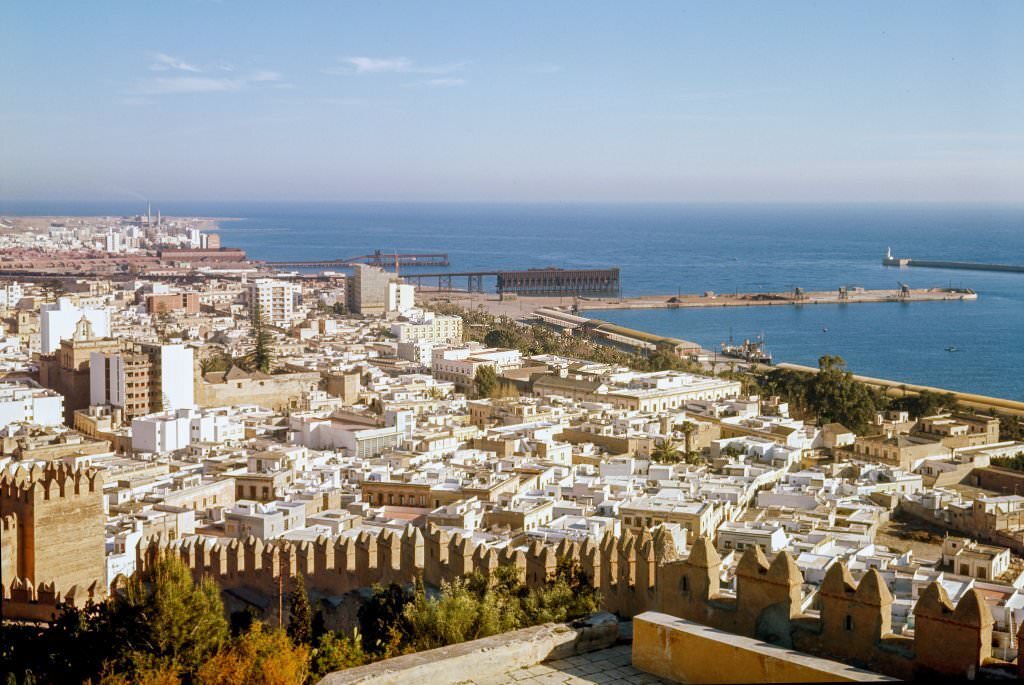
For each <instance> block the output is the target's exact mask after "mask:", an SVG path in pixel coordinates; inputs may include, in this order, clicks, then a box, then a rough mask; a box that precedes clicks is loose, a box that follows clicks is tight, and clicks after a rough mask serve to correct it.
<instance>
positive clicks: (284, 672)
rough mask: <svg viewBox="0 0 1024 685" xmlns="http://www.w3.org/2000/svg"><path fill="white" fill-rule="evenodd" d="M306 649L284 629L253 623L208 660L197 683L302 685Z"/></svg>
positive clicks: (305, 672) (204, 684) (305, 676)
mask: <svg viewBox="0 0 1024 685" xmlns="http://www.w3.org/2000/svg"><path fill="white" fill-rule="evenodd" d="M308 676H309V648H308V647H306V646H305V645H296V644H293V643H292V641H291V640H289V639H288V635H287V634H286V633H285V632H284V631H283V630H280V629H278V630H265V629H264V628H263V624H262V623H258V622H257V623H254V624H253V626H252V628H251V629H250V630H249V632H248V633H246V634H245V635H243V636H242V637H240V638H238V639H237V640H235V641H234V642H232V643H231V644H230V645H228V646H227V647H226V648H224V649H221V650H219V651H218V652H217V653H216V654H215V655H213V656H212V658H210V659H207V660H206V661H205V662H204V663H203V664H202V666H201V667H200V668H199V669H198V672H197V673H196V678H195V683H196V685H303V684H304V683H305V682H306V679H307V677H308Z"/></svg>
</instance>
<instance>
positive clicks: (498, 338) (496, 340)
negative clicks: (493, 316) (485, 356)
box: [484, 325, 524, 350]
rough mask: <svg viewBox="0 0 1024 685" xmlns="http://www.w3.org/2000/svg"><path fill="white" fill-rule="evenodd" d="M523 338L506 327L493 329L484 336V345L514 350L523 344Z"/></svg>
mask: <svg viewBox="0 0 1024 685" xmlns="http://www.w3.org/2000/svg"><path fill="white" fill-rule="evenodd" d="M523 342H524V341H523V337H522V336H521V335H519V333H517V332H516V331H515V330H514V329H512V328H511V327H508V326H504V325H503V326H502V327H501V328H494V329H491V330H490V331H488V332H487V334H486V335H485V336H484V344H485V345H487V346H488V347H506V348H508V349H512V350H516V349H519V347H520V346H521V345H522V344H523Z"/></svg>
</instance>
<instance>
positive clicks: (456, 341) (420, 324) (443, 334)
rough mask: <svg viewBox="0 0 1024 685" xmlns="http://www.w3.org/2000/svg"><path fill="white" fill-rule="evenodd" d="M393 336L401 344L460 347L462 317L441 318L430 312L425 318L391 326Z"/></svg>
mask: <svg viewBox="0 0 1024 685" xmlns="http://www.w3.org/2000/svg"><path fill="white" fill-rule="evenodd" d="M391 334H392V335H394V336H395V338H397V339H398V342H399V343H405V342H415V341H419V340H422V341H425V342H432V343H445V344H448V345H460V344H462V317H461V316H439V315H435V314H433V313H432V312H430V313H427V314H425V315H424V316H423V317H419V318H415V319H411V320H410V321H401V322H398V323H396V324H394V325H393V326H391Z"/></svg>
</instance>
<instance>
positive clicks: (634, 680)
mask: <svg viewBox="0 0 1024 685" xmlns="http://www.w3.org/2000/svg"><path fill="white" fill-rule="evenodd" d="M631 662H632V653H631V648H630V646H629V645H617V646H615V647H609V648H608V649H600V650H598V651H596V652H589V653H587V654H581V655H579V656H573V657H569V658H568V659H559V660H557V661H546V662H544V663H542V664H537V665H536V666H530V667H528V668H518V669H516V670H514V671H508V672H507V673H504V674H502V675H499V676H489V677H486V678H474V679H470V680H466V681H464V682H465V683H466V685H470V684H471V685H587V684H588V683H596V684H598V685H656V684H657V683H669V682H670V681H667V680H662V679H661V678H658V677H656V676H653V675H650V674H648V673H644V672H643V671H638V670H636V669H635V668H633V666H632V664H631Z"/></svg>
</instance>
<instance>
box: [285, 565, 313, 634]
mask: <svg viewBox="0 0 1024 685" xmlns="http://www.w3.org/2000/svg"><path fill="white" fill-rule="evenodd" d="M288 637H290V638H291V639H292V642H294V643H295V644H297V645H309V644H312V642H313V608H312V607H311V606H310V604H309V595H308V594H307V593H306V579H305V578H303V576H302V574H301V573H300V574H298V575H297V576H295V587H294V588H292V591H291V593H289V595H288Z"/></svg>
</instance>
